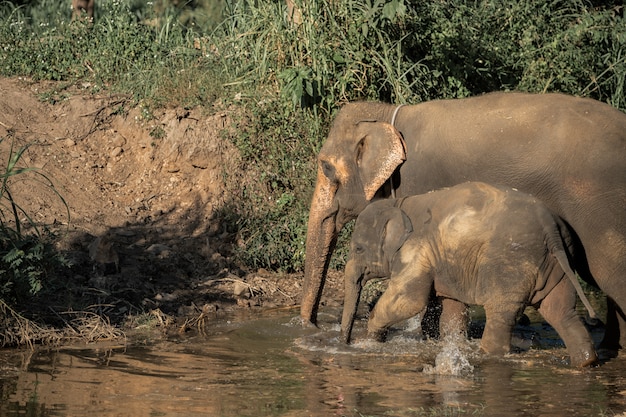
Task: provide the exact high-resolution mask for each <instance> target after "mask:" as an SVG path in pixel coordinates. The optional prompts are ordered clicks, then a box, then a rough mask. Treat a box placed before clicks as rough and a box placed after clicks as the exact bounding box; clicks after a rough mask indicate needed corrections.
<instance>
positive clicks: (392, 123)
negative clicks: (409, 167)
mask: <svg viewBox="0 0 626 417" xmlns="http://www.w3.org/2000/svg"><path fill="white" fill-rule="evenodd" d="M402 106H404V104H400V105H399V106H398V107H396V109H395V110H394V111H393V115H392V116H391V126H392V127H393V128H394V129H395V127H396V116H397V115H398V112H399V111H400V107H402ZM389 185H390V186H391V198H396V189H395V187H394V186H393V173H392V174H391V176H390V177H389Z"/></svg>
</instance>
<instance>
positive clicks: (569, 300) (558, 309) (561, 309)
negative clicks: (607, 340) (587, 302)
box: [538, 278, 598, 367]
mask: <svg viewBox="0 0 626 417" xmlns="http://www.w3.org/2000/svg"><path fill="white" fill-rule="evenodd" d="M538 310H539V313H541V315H542V316H543V318H544V319H546V321H547V322H548V323H550V325H551V326H552V327H554V330H556V331H557V333H558V334H559V336H561V339H563V342H565V346H567V351H568V353H569V355H570V362H571V364H572V366H579V367H583V366H589V365H591V364H593V363H594V362H596V361H597V360H598V355H597V354H596V351H595V349H594V347H593V342H592V340H591V336H589V332H588V331H587V329H586V328H585V326H584V325H583V323H582V321H581V319H580V317H579V316H578V314H577V313H576V290H575V289H574V286H573V285H572V283H571V282H570V281H569V280H568V279H567V278H564V279H562V280H561V281H560V282H559V283H558V284H557V285H556V286H555V287H554V289H553V290H552V291H550V293H548V295H547V296H546V297H545V298H544V299H543V300H542V301H541V305H540V306H539V309H538Z"/></svg>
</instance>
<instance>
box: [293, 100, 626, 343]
mask: <svg viewBox="0 0 626 417" xmlns="http://www.w3.org/2000/svg"><path fill="white" fill-rule="evenodd" d="M394 116H395V122H394V123H392V118H394ZM390 177H392V180H393V181H387V180H388V179H389V178H390ZM466 181H483V182H486V183H489V184H502V185H506V186H509V187H513V188H516V189H519V190H520V191H523V192H526V193H528V194H532V195H534V196H536V197H538V198H539V199H540V200H541V201H543V202H544V203H545V204H546V205H547V206H548V207H549V208H550V209H551V210H552V211H553V212H555V213H556V214H557V215H559V216H560V217H562V218H563V219H564V220H565V221H566V222H567V223H568V224H569V225H570V226H571V227H572V228H573V230H574V231H575V233H574V236H573V239H574V241H575V242H574V243H575V245H576V246H575V248H574V256H575V258H574V261H573V262H574V266H575V269H576V270H577V271H578V273H579V274H580V275H581V276H582V277H583V279H585V280H586V281H588V282H591V283H594V282H595V283H596V284H597V285H598V286H599V287H600V289H602V290H603V291H604V292H605V293H606V294H607V295H608V296H609V297H610V301H609V305H610V306H614V307H615V308H614V309H612V310H610V311H612V313H613V314H612V316H611V317H608V318H607V322H608V323H609V324H611V327H610V328H607V332H606V336H605V342H604V347H606V348H611V349H618V348H619V347H621V346H626V334H625V333H626V331H624V330H625V329H626V326H625V324H624V312H625V311H626V210H625V209H624V207H625V206H626V115H625V114H624V113H622V112H620V111H619V110H616V109H614V108H612V107H611V106H609V105H607V104H603V103H600V102H598V101H595V100H591V99H582V98H575V97H571V96H567V95H562V94H526V93H492V94H486V95H484V96H479V97H473V98H468V99H459V100H441V101H431V102H425V103H421V104H417V105H412V106H404V107H401V108H399V109H398V107H397V106H394V105H391V104H384V103H351V104H348V105H346V106H344V108H342V109H341V110H340V111H339V113H338V114H337V117H336V118H335V121H334V123H333V126H332V128H331V130H330V133H329V136H328V138H327V140H326V142H325V143H324V145H323V147H322V149H321V151H320V153H319V155H318V174H317V185H316V189H315V193H314V195H313V199H312V203H311V209H310V215H309V223H308V231H307V241H306V265H305V275H304V283H303V296H302V305H301V312H300V313H301V317H302V319H303V322H306V323H316V319H317V308H318V305H319V302H320V297H321V294H322V289H323V286H324V277H325V275H326V272H327V268H328V263H329V259H330V256H331V254H332V251H333V250H334V243H335V241H336V237H337V233H338V231H339V230H340V229H341V228H342V227H343V225H344V224H345V223H346V222H347V221H349V220H351V219H354V218H356V216H357V215H358V214H359V213H360V212H361V211H362V210H363V209H364V208H365V207H366V206H367V205H368V204H369V203H370V202H371V201H372V199H373V198H374V197H376V198H379V197H380V198H385V197H389V196H390V189H391V188H392V187H393V190H394V191H395V196H396V197H404V196H408V195H414V194H423V193H426V192H428V191H432V190H436V189H439V188H442V187H449V186H453V185H456V184H460V183H463V182H466ZM391 183H392V184H393V185H391ZM620 329H621V330H622V331H620Z"/></svg>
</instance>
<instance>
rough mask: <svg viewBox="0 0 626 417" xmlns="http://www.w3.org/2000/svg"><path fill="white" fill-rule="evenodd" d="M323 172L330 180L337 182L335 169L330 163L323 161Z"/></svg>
mask: <svg viewBox="0 0 626 417" xmlns="http://www.w3.org/2000/svg"><path fill="white" fill-rule="evenodd" d="M321 164H322V172H323V173H324V175H325V176H326V178H328V179H329V180H331V181H333V182H336V178H335V167H334V166H333V165H332V164H331V163H330V162H328V161H322V162H321Z"/></svg>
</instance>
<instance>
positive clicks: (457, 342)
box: [424, 332, 474, 376]
mask: <svg viewBox="0 0 626 417" xmlns="http://www.w3.org/2000/svg"><path fill="white" fill-rule="evenodd" d="M471 352H472V350H471V346H470V345H469V344H468V342H467V339H466V337H465V335H463V334H462V333H457V332H451V333H449V334H447V335H446V336H445V337H444V339H443V341H442V349H441V351H440V352H439V353H438V354H437V356H436V357H435V365H434V366H432V365H425V366H424V373H426V374H429V375H451V376H464V375H470V374H472V373H473V372H474V366H473V365H472V364H471V363H470V361H469V356H470V355H471Z"/></svg>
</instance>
